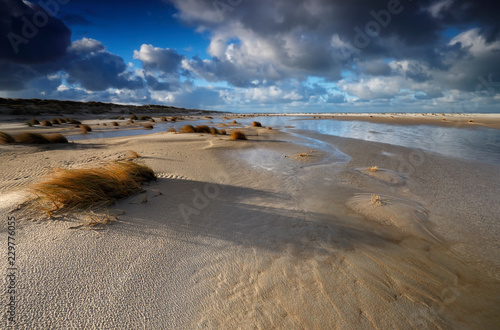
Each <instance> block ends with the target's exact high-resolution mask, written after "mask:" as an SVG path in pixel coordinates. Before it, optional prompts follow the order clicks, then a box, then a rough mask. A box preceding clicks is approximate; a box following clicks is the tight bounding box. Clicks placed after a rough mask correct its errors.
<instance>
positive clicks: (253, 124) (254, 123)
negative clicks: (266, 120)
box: [252, 121, 262, 127]
mask: <svg viewBox="0 0 500 330" xmlns="http://www.w3.org/2000/svg"><path fill="white" fill-rule="evenodd" d="M252 126H253V127H262V124H261V123H259V122H258V121H254V122H253V123H252Z"/></svg>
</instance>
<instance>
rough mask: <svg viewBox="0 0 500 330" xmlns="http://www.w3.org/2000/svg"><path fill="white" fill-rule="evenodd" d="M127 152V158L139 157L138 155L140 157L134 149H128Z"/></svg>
mask: <svg viewBox="0 0 500 330" xmlns="http://www.w3.org/2000/svg"><path fill="white" fill-rule="evenodd" d="M127 154H128V158H129V159H135V158H140V157H141V155H139V154H138V153H137V152H135V151H134V150H129V151H128V152H127Z"/></svg>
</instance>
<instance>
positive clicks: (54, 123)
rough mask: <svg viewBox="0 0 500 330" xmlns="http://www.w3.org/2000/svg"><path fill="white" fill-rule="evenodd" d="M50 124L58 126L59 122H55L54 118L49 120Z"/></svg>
mask: <svg viewBox="0 0 500 330" xmlns="http://www.w3.org/2000/svg"><path fill="white" fill-rule="evenodd" d="M50 123H51V124H52V125H59V124H60V123H59V120H57V119H56V118H54V119H51V120H50Z"/></svg>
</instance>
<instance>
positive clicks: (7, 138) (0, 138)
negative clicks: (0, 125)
mask: <svg viewBox="0 0 500 330" xmlns="http://www.w3.org/2000/svg"><path fill="white" fill-rule="evenodd" d="M14 142H15V141H14V138H13V137H12V135H10V134H8V133H4V132H0V144H8V143H14Z"/></svg>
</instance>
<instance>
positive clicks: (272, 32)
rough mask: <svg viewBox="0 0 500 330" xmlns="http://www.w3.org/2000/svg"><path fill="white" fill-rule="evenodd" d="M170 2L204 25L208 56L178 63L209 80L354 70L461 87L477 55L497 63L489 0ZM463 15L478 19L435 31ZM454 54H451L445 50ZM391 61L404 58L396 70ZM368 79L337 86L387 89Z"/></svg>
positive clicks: (330, 75)
mask: <svg viewBox="0 0 500 330" xmlns="http://www.w3.org/2000/svg"><path fill="white" fill-rule="evenodd" d="M171 2H172V3H173V4H174V5H175V6H176V7H177V9H178V10H179V14H178V17H179V18H180V19H182V20H183V21H184V22H186V23H188V24H192V25H193V26H197V27H198V28H199V29H200V30H203V31H209V32H210V38H211V42H210V45H209V47H208V49H207V52H208V54H209V55H211V57H212V58H211V59H204V60H202V59H199V58H193V59H183V61H182V66H183V67H184V68H185V69H186V70H189V71H191V72H193V73H194V74H196V75H197V76H199V77H201V78H203V79H206V80H208V81H211V82H215V81H227V82H228V83H230V84H231V85H233V86H236V87H251V82H252V81H253V80H254V79H260V80H264V79H265V80H269V81H274V82H276V81H286V80H289V79H297V80H299V81H301V80H304V79H306V77H309V76H316V77H321V78H324V79H326V80H327V81H340V80H342V77H341V74H342V72H343V71H346V70H351V71H352V70H354V71H355V72H356V73H357V74H358V75H359V76H360V77H363V76H374V77H380V76H391V75H392V76H395V79H396V80H395V81H398V80H397V79H399V81H402V80H410V81H413V82H414V83H416V84H418V83H420V84H422V83H424V82H426V81H433V80H434V79H435V83H436V84H439V85H441V84H443V85H444V86H448V87H449V88H458V89H464V90H470V88H471V84H472V81H473V80H475V79H476V78H477V76H478V74H481V73H482V72H483V71H484V70H483V68H481V65H480V63H479V62H483V63H484V62H485V61H486V62H487V63H488V65H489V67H490V70H493V69H495V70H496V68H497V65H493V66H491V65H490V64H492V63H490V61H488V59H487V57H489V56H497V51H498V50H497V43H498V42H499V40H498V32H499V31H500V26H499V24H498V19H497V18H496V16H497V12H498V8H497V7H498V6H495V5H492V2H491V1H486V0H480V1H468V0H437V1H436V0H423V1H418V2H416V1H409V0H400V1H396V0H393V1H388V2H384V3H374V2H373V1H370V0H356V1H349V2H341V1H331V0H287V1H285V0H277V1H272V2H269V1H264V0H255V1H252V2H248V1H235V2H224V3H225V4H226V5H225V6H215V5H214V3H213V2H211V1H204V0H188V1H184V0H182V1H181V0H171ZM494 9H496V10H494ZM464 22H468V23H469V24H476V25H477V24H479V25H480V26H481V27H480V28H477V29H474V30H471V31H469V32H467V33H466V34H461V35H459V36H456V37H455V38H453V39H452V40H451V42H446V39H445V38H444V37H443V34H444V32H445V31H447V30H448V29H449V28H453V27H455V28H462V27H463V26H464V24H463V23H464ZM495 31H496V32H495ZM356 41H366V42H365V43H366V45H363V44H362V43H361V44H360V43H359V42H356ZM458 53H461V56H462V59H460V60H458V58H454V56H457V54H458ZM466 55H470V56H469V57H466ZM391 61H392V62H395V63H396V64H397V65H401V64H402V63H406V64H405V65H406V66H405V67H401V68H395V67H394V65H391V64H390V62H391ZM497 62H498V61H497ZM465 65H469V68H470V69H468V70H466V73H465V74H466V75H468V77H469V81H468V82H466V81H465V80H466V79H465V78H463V79H462V78H461V77H458V78H459V79H458V82H457V81H456V80H455V81H456V82H455V83H453V82H452V81H453V80H454V79H456V78H457V77H454V78H453V75H454V73H458V72H456V71H459V70H462V69H463V66H465ZM448 72H450V74H449V73H448ZM400 76H402V78H403V79H400V78H401V77H400ZM390 80H391V79H387V81H390ZM367 81H370V82H371V83H374V81H375V80H373V79H368V77H366V79H365V80H364V82H365V83H364V84H361V85H359V86H357V87H356V88H354V86H351V85H345V84H344V87H345V88H348V87H347V86H350V87H349V88H348V89H349V90H350V91H352V92H354V93H355V94H358V95H361V94H363V95H365V96H370V97H371V98H373V97H388V96H389V95H392V94H394V93H393V92H394V90H393V89H391V91H390V92H388V91H386V92H381V87H377V86H374V85H369V84H368V85H367V84H366V82H367ZM392 85H393V84H391V85H390V86H392ZM472 85H473V84H472ZM362 86H364V87H362ZM384 89H387V88H384Z"/></svg>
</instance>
